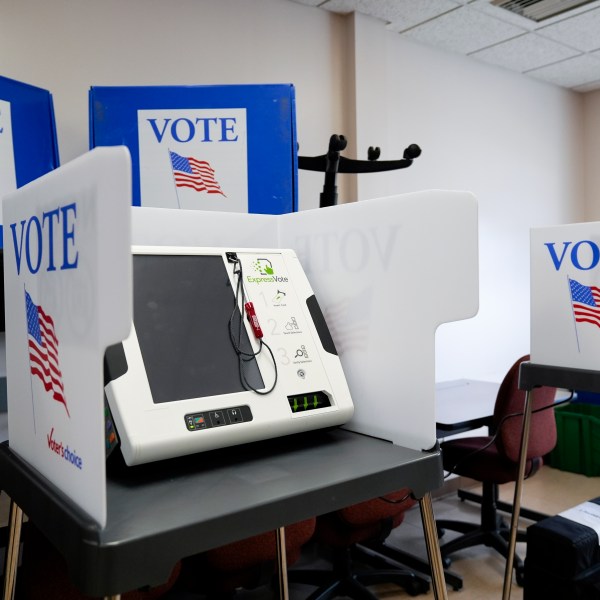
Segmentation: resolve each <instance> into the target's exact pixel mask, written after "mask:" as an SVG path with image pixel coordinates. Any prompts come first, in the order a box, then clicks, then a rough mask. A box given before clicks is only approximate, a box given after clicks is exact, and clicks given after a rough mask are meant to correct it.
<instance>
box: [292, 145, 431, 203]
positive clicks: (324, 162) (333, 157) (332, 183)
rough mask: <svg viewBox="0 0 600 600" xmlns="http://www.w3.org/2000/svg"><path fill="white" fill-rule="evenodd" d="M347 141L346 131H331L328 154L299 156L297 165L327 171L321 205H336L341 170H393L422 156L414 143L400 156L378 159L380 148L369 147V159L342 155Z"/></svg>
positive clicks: (346, 171)
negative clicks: (398, 157) (391, 158)
mask: <svg viewBox="0 0 600 600" xmlns="http://www.w3.org/2000/svg"><path fill="white" fill-rule="evenodd" d="M347 145H348V141H347V140H346V138H345V137H344V136H343V135H332V136H331V138H329V150H328V151H327V154H322V155H320V156H299V157H298V168H299V169H303V170H305V171H320V172H322V173H323V172H324V173H325V183H324V185H323V191H322V192H321V195H320V203H319V206H320V207H321V208H323V207H324V206H333V205H334V204H337V199H338V193H337V185H336V177H337V174H338V173H377V172H380V171H394V170H396V169H405V168H407V167H410V165H412V164H413V161H414V160H415V158H417V157H418V156H420V154H421V148H419V146H417V144H411V145H410V146H408V147H407V148H406V149H405V150H404V158H402V159H400V160H382V161H379V162H377V159H378V158H379V156H380V155H381V150H380V149H379V148H378V147H377V148H373V146H370V147H369V150H368V153H367V156H368V160H356V159H352V158H346V157H344V156H341V155H340V152H342V150H345V149H346V146H347Z"/></svg>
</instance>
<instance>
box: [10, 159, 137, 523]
mask: <svg viewBox="0 0 600 600" xmlns="http://www.w3.org/2000/svg"><path fill="white" fill-rule="evenodd" d="M130 190H131V163H130V157H129V152H128V150H127V149H126V148H124V147H113V148H100V149H96V150H93V151H92V152H89V153H88V154H86V155H84V156H82V157H80V158H78V159H77V160H74V161H73V162H71V163H68V164H66V165H64V166H63V167H60V168H59V169H57V170H55V171H53V172H51V173H49V174H47V175H45V176H43V177H41V178H39V179H37V180H35V181H33V182H32V183H30V184H28V185H26V186H24V187H22V188H20V189H19V190H17V191H15V192H13V193H11V194H9V195H7V196H6V197H5V199H4V202H3V209H4V276H5V302H6V370H7V384H8V426H9V443H10V446H11V449H12V450H14V451H15V452H16V453H17V454H19V455H20V456H21V457H22V458H23V459H25V460H26V461H28V462H29V463H31V464H32V465H33V466H34V467H35V468H36V469H37V470H38V471H40V472H41V473H42V474H43V475H45V476H46V477H47V478H48V479H49V480H50V481H51V482H52V483H53V484H55V485H56V486H58V487H59V488H60V489H61V490H62V491H63V492H65V493H66V494H67V495H68V496H69V497H70V498H71V499H72V500H73V501H74V502H75V503H77V504H79V505H80V506H81V508H83V509H84V510H85V511H86V512H87V513H88V514H89V515H90V516H91V517H92V518H93V519H95V520H96V521H97V522H98V523H99V524H100V525H104V524H105V522H106V470H105V449H104V448H105V445H104V444H105V440H104V398H103V387H104V378H103V358H104V351H105V349H106V347H107V346H108V345H110V344H114V343H116V342H119V341H121V340H122V339H124V338H125V337H126V336H127V334H128V333H129V329H130V326H131V318H132V316H131V314H132V308H131V306H132V289H131V288H132V283H131V237H130V236H131V233H130V229H131V214H130V213H131V208H130Z"/></svg>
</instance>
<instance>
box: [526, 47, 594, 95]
mask: <svg viewBox="0 0 600 600" xmlns="http://www.w3.org/2000/svg"><path fill="white" fill-rule="evenodd" d="M527 74H528V75H531V76H532V77H535V78H536V79H543V80H544V81H547V82H549V83H554V84H556V85H560V86H563V87H567V88H573V87H577V86H582V85H584V84H586V83H591V82H593V81H597V80H600V56H592V55H591V54H581V55H579V56H576V57H575V58H568V59H567V60H563V61H561V62H559V63H555V64H553V65H548V66H547V67H541V68H540V69H534V70H532V71H528V72H527Z"/></svg>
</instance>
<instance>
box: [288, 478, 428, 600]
mask: <svg viewBox="0 0 600 600" xmlns="http://www.w3.org/2000/svg"><path fill="white" fill-rule="evenodd" d="M415 502H416V501H415V500H414V499H412V498H411V497H410V495H409V490H406V489H404V490H400V491H398V492H394V493H392V494H388V495H387V496H385V497H384V498H375V499H373V500H368V501H366V502H361V503H359V504H354V505H352V506H349V507H347V508H343V509H341V510H338V511H335V512H332V513H328V514H326V515H322V516H320V517H318V518H317V529H316V533H315V540H316V541H317V542H318V543H319V545H321V546H322V547H324V548H326V549H328V550H329V551H330V554H331V563H332V568H331V569H312V568H310V569H307V568H303V569H291V570H290V571H289V572H288V579H289V581H290V582H292V583H300V584H306V585H310V586H316V587H317V588H318V589H317V590H316V591H314V592H313V593H312V594H311V595H310V596H308V598H309V600H326V599H329V598H337V597H338V596H348V597H350V598H355V599H357V600H365V599H366V600H369V599H372V600H375V599H376V598H377V596H375V594H373V593H371V592H370V591H369V590H368V589H367V587H368V586H371V585H375V584H380V583H394V584H397V585H399V586H401V587H403V588H404V589H406V591H407V592H408V593H409V594H410V595H411V596H416V595H417V594H420V593H425V592H427V591H428V589H429V580H428V578H426V577H424V576H421V575H418V574H416V573H414V572H412V571H409V570H407V569H404V568H402V567H401V566H400V565H391V564H390V563H389V562H388V561H385V560H384V558H383V556H377V555H376V553H371V552H368V551H366V548H363V547H362V546H361V544H362V543H363V542H368V541H372V540H383V539H385V538H386V537H387V536H388V535H389V533H390V532H391V530H392V529H393V528H395V527H398V526H399V525H400V524H401V523H402V521H403V520H404V515H405V513H406V511H407V510H408V509H409V508H410V507H411V506H413V505H414V504H415ZM359 565H360V566H359Z"/></svg>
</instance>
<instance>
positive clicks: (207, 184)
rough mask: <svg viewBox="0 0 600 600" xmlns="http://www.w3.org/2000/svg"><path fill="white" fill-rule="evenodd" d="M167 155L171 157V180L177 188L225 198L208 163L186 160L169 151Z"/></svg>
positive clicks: (189, 158)
mask: <svg viewBox="0 0 600 600" xmlns="http://www.w3.org/2000/svg"><path fill="white" fill-rule="evenodd" d="M169 154H170V155H171V167H172V168H173V178H174V179H175V185H176V186H177V187H189V188H192V189H194V190H196V191H197V192H206V193H207V194H221V195H222V196H225V194H224V193H223V190H222V189H221V186H220V185H219V184H218V183H217V180H216V179H215V170H214V169H213V168H212V167H211V166H210V163H208V162H207V161H205V160H198V159H197V158H193V157H192V156H189V157H187V158H186V157H185V156H180V155H179V154H177V153H176V152H171V151H170V150H169Z"/></svg>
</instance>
